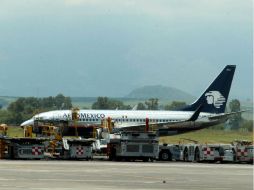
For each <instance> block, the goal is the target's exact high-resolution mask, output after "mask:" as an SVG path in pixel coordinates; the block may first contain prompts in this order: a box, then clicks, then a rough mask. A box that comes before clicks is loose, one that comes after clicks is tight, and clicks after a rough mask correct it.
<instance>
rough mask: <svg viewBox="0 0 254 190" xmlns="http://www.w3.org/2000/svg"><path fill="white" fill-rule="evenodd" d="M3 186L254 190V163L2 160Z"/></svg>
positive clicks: (62, 189)
mask: <svg viewBox="0 0 254 190" xmlns="http://www.w3.org/2000/svg"><path fill="white" fill-rule="evenodd" d="M0 189H1V190H16V189H26V190H29V189H37V190H71V189H82V190H83V189H95V190H109V189H110V190H119V189H121V190H125V189H139V190H141V189H156V190H158V189H170V190H181V189H188V190H204V189H205V190H209V189H210V190H211V189H213V190H214V189H217V190H222V189H230V190H231V189H235V190H238V189H244V190H248V189H250V190H251V189H253V165H243V164H203V163H178V162H177V163H176V162H165V163H161V162H154V163H150V162H147V163H143V162H109V161H19V160H16V161H13V160H0Z"/></svg>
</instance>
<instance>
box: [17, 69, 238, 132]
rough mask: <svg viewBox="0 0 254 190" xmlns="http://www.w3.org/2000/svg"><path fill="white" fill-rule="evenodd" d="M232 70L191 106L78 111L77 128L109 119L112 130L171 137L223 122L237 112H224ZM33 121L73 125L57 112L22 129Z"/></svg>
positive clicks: (69, 112)
mask: <svg viewBox="0 0 254 190" xmlns="http://www.w3.org/2000/svg"><path fill="white" fill-rule="evenodd" d="M235 68H236V66H235V65H227V66H226V67H225V68H224V69H223V70H222V72H221V73H220V74H219V75H218V76H217V77H216V78H215V80H214V81H213V82H212V83H211V84H210V86H209V87H208V88H207V89H206V90H205V91H204V93H203V94H202V95H201V96H200V97H199V98H198V99H197V100H196V101H195V102H194V103H192V104H190V105H187V106H185V107H183V108H180V109H178V110H174V111H163V110H135V109H134V110H79V111H78V119H77V121H75V122H78V123H76V125H79V126H80V125H83V126H85V127H88V126H100V125H101V123H102V121H104V120H107V119H108V118H109V119H110V120H111V122H112V124H113V126H114V128H113V129H114V130H115V131H124V130H125V131H126V130H129V131H130V130H131V131H133V130H134V131H135V130H141V129H144V128H145V127H146V126H147V125H149V126H152V127H153V128H154V129H155V130H156V131H157V133H158V134H159V136H171V135H177V134H181V133H186V132H190V131H195V130H199V129H203V128H207V127H210V126H213V125H217V124H219V123H224V122H225V121H226V120H227V119H229V117H231V116H232V115H234V114H237V113H239V112H231V113H225V108H226V103H227V100H228V95H229V91H230V88H231V83H232V80H233V76H234V72H235ZM240 112H242V111H240ZM36 121H45V122H65V123H68V126H69V127H71V126H72V127H73V126H74V125H75V122H74V120H73V118H72V110H56V111H49V112H44V113H39V114H36V115H35V116H33V117H32V118H31V119H29V120H27V121H25V122H23V123H22V124H21V127H24V126H28V125H29V126H34V124H35V122H36Z"/></svg>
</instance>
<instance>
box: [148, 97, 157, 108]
mask: <svg viewBox="0 0 254 190" xmlns="http://www.w3.org/2000/svg"><path fill="white" fill-rule="evenodd" d="M158 102H159V100H158V98H150V99H149V100H147V101H145V104H146V106H147V109H148V110H158V105H159V103H158Z"/></svg>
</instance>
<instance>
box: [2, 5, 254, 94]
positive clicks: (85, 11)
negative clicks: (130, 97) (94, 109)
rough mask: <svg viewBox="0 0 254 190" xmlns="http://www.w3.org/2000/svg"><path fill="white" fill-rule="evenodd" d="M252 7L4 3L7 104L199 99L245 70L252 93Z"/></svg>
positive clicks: (239, 82) (243, 85) (240, 84)
mask: <svg viewBox="0 0 254 190" xmlns="http://www.w3.org/2000/svg"><path fill="white" fill-rule="evenodd" d="M252 8H253V7H252V1H251V0H244V1H243V0H150V1H149V0H128V1H120V0H54V1H52V0H37V1H34V0H0V79H1V83H0V96H3V95H9V96H54V95H56V94H58V93H63V94H64V95H68V96H114V97H119V96H125V95H126V94H128V93H129V92H130V91H131V90H132V89H134V88H136V87H141V86H143V85H154V84H160V85H165V86H172V87H176V88H179V89H181V90H184V91H186V92H188V93H190V94H193V95H194V96H199V95H200V93H201V92H202V91H203V90H204V89H205V88H206V87H207V86H208V85H209V84H210V83H211V81H212V80H213V79H214V78H215V77H216V76H217V75H218V73H219V72H220V71H221V70H222V69H223V68H224V66H225V65H227V64H236V65H237V68H236V74H235V78H234V81H233V86H232V89H231V94H230V97H231V98H241V99H247V98H251V97H252V91H253V60H252V58H253V57H252V53H253V49H252V37H253V36H252V33H253V30H252V27H253V24H252V22H253V21H252V16H253V15H252Z"/></svg>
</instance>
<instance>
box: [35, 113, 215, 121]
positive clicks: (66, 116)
mask: <svg viewBox="0 0 254 190" xmlns="http://www.w3.org/2000/svg"><path fill="white" fill-rule="evenodd" d="M192 114H193V112H192V111H190V112H189V111H184V112H183V111H141V110H140V111H130V110H128V111H127V110H122V111H120V110H117V111H116V110H107V111H105V110H98V111H95V110H91V111H90V112H89V111H87V110H85V111H82V110H80V112H79V113H78V114H77V115H78V120H79V121H81V122H87V123H92V122H100V121H102V120H105V119H108V118H110V119H111V120H112V121H113V122H116V123H117V122H142V123H143V122H145V121H146V119H149V121H150V122H154V123H156V122H171V121H172V122H173V121H182V120H186V119H188V118H189V117H190V116H191V115H192ZM39 115H40V114H39ZM208 115H212V114H211V113H200V115H199V118H200V117H203V116H208ZM39 118H40V116H38V117H35V119H39ZM54 119H56V120H61V119H62V120H67V121H72V114H71V111H70V110H65V111H64V110H63V111H55V117H54Z"/></svg>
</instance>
